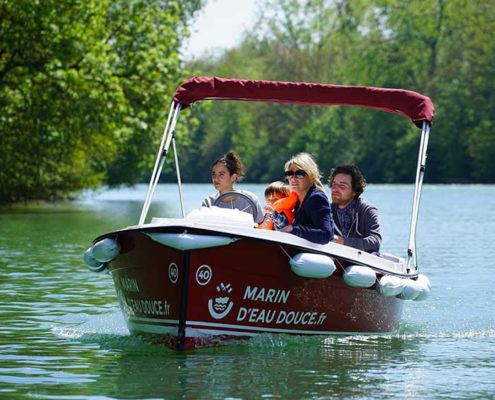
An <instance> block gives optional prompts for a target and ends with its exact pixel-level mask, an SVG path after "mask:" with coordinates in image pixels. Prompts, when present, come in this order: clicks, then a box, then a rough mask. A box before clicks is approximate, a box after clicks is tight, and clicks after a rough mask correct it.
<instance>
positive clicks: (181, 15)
mask: <svg viewBox="0 0 495 400" xmlns="http://www.w3.org/2000/svg"><path fill="white" fill-rule="evenodd" d="M201 5H202V1H201V0H187V1H184V0H182V1H178V0H177V1H172V0H170V1H165V2H164V1H160V0H117V1H114V0H113V1H110V0H98V1H96V0H88V1H85V2H80V1H76V0H68V1H64V2H59V1H55V0H44V1H26V0H19V1H15V2H9V1H4V2H2V3H1V5H0V132H1V133H0V202H15V201H27V200H31V199H50V198H60V197H66V196H67V195H68V194H70V193H73V192H76V191H78V190H80V189H82V188H85V187H91V186H96V185H99V184H101V183H111V184H117V183H123V182H125V183H133V182H136V181H138V180H139V179H140V178H141V177H142V176H143V174H144V173H145V172H146V171H147V167H148V165H149V161H150V156H152V154H153V152H154V150H153V149H152V145H153V144H155V143H156V141H157V139H158V136H159V134H160V133H161V130H162V128H163V124H164V121H165V118H166V115H167V113H168V107H169V104H168V103H169V101H170V95H171V93H172V92H173V89H174V88H175V86H176V85H177V83H178V82H179V81H180V80H181V79H182V78H183V75H181V73H180V72H179V62H180V60H179V56H178V49H179V46H180V41H181V39H182V38H183V37H184V35H186V34H187V30H186V28H185V26H186V23H187V21H188V20H189V19H190V18H191V16H192V15H193V14H194V12H195V11H196V10H197V9H199V8H200V7H201Z"/></svg>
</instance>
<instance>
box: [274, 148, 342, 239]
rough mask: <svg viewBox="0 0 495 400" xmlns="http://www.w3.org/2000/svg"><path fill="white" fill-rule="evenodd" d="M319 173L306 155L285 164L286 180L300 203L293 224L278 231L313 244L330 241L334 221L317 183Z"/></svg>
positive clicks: (325, 198) (296, 157) (322, 190)
mask: <svg viewBox="0 0 495 400" xmlns="http://www.w3.org/2000/svg"><path fill="white" fill-rule="evenodd" d="M320 178H321V174H320V171H319V169H318V166H317V165H316V163H315V161H314V160H313V158H312V157H311V156H310V155H309V154H308V153H299V154H297V155H296V156H294V157H292V158H291V159H290V160H289V161H287V162H286V163H285V179H286V180H287V182H288V183H289V186H290V188H291V190H292V191H295V192H296V193H297V196H298V197H299V200H298V201H297V203H296V206H295V212H294V215H295V218H294V222H293V223H292V225H287V226H285V227H283V228H281V229H279V230H280V231H282V232H289V233H292V234H294V235H297V236H300V237H302V238H304V239H307V240H309V241H311V242H314V243H319V244H326V243H328V242H330V241H331V240H333V219H332V214H331V212H330V203H329V201H328V198H327V196H326V194H325V189H324V188H323V185H322V183H321V181H320Z"/></svg>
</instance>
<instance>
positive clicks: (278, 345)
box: [0, 184, 495, 400]
mask: <svg viewBox="0 0 495 400" xmlns="http://www.w3.org/2000/svg"><path fill="white" fill-rule="evenodd" d="M240 188H242V189H247V190H251V191H253V192H255V193H256V194H258V195H259V196H260V197H261V198H262V194H263V190H264V186H263V185H242V186H240ZM145 192H146V186H145V185H138V186H137V187H135V188H131V189H121V190H107V191H102V192H99V193H96V194H94V193H93V194H86V195H85V196H84V197H83V198H81V200H79V201H77V202H74V203H68V204H65V203H64V204H56V205H38V206H16V207H6V208H0V399H57V400H59V399H74V400H75V399H94V400H101V399H178V398H187V399H196V398H204V399H256V398H257V399H332V398H333V399H342V398H346V399H370V398H375V399H397V398H407V399H456V398H458V399H494V398H495V294H494V293H495V246H494V245H493V242H494V240H495V186H478V185H469V186H443V185H439V186H437V185H435V186H428V185H427V186H426V187H425V188H424V191H423V196H422V202H421V209H420V219H419V225H418V232H417V246H418V257H419V265H420V271H421V272H422V273H424V274H426V275H427V276H428V277H429V278H430V280H431V282H432V285H433V289H432V294H431V296H430V298H429V299H427V300H426V301H424V302H407V303H406V306H405V311H404V317H403V322H402V325H401V327H400V330H399V332H397V334H395V335H393V336H386V337H379V336H376V337H374V336H371V337H363V336H351V337H312V338H303V337H293V336H290V337H289V336H272V335H262V336H259V337H257V338H255V339H253V340H251V341H250V342H247V343H245V344H240V345H231V346H224V347H217V348H207V349H200V350H195V351H191V352H186V353H179V352H174V351H171V350H169V349H166V348H163V347H161V346H158V345H150V344H147V343H145V342H143V341H141V340H140V339H139V338H136V337H132V336H130V335H129V333H128V331H127V328H126V325H125V322H124V319H123V317H122V315H121V312H120V309H119V306H118V302H117V296H116V294H115V289H114V286H113V281H112V279H111V278H110V277H109V276H108V275H99V274H94V273H91V272H89V271H88V270H87V269H86V267H85V266H84V263H83V258H82V256H83V253H84V251H85V250H86V248H87V247H89V246H90V245H91V242H92V240H93V238H94V237H96V236H98V235H99V234H102V233H105V232H108V231H111V230H114V229H119V228H122V227H124V226H127V225H131V224H135V223H137V220H138V218H139V214H140V209H141V205H142V202H143V199H144V196H145ZM211 192H213V191H212V187H211V185H192V184H191V185H185V186H184V194H185V198H186V202H185V207H186V211H190V210H192V209H193V208H195V207H196V206H198V205H199V204H200V202H201V199H202V198H203V197H204V196H206V195H207V194H210V193H211ZM364 197H365V198H366V199H368V200H370V201H371V202H373V203H375V204H376V205H377V206H378V207H379V210H380V215H381V222H382V230H383V236H384V243H383V247H382V250H384V251H387V252H391V253H394V254H396V255H400V256H404V255H405V250H406V248H407V242H408V229H409V218H410V217H409V215H410V211H411V204H412V186H411V185H370V186H369V187H368V188H367V191H366V192H365V196H364ZM177 199H178V196H177V188H176V187H175V186H173V185H160V186H159V188H158V189H157V193H156V196H155V200H156V201H155V203H154V205H153V206H152V209H151V213H150V214H151V215H156V216H179V214H180V207H179V203H178V201H177Z"/></svg>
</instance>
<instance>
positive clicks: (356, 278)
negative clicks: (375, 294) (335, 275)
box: [344, 265, 376, 287]
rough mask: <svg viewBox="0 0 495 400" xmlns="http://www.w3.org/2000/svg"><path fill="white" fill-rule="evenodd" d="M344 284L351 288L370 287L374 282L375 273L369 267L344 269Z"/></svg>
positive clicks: (359, 266)
mask: <svg viewBox="0 0 495 400" xmlns="http://www.w3.org/2000/svg"><path fill="white" fill-rule="evenodd" d="M344 282H345V283H347V284H348V285H349V286H353V287H371V286H373V285H374V284H375V282H376V273H375V271H373V269H372V268H370V267H365V266H362V265H351V266H349V267H347V268H346V269H345V272H344Z"/></svg>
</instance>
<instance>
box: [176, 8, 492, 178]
mask: <svg viewBox="0 0 495 400" xmlns="http://www.w3.org/2000/svg"><path fill="white" fill-rule="evenodd" d="M494 5H495V4H494V3H493V0H480V1H479V2H468V1H465V0H411V1H409V2H403V1H400V0H374V1H371V0H299V1H297V0H272V1H269V2H267V3H266V4H265V5H264V11H263V15H262V17H261V18H260V21H259V23H258V25H257V26H256V27H255V28H254V29H253V30H252V31H250V32H247V33H246V35H245V37H244V40H243V42H242V43H241V45H240V46H239V47H238V48H235V49H232V50H229V51H227V52H225V53H224V54H223V55H222V56H221V57H218V58H217V59H215V60H214V61H212V60H211V58H210V59H208V60H204V61H203V60H201V59H200V60H196V61H195V62H194V63H193V64H192V65H190V67H191V68H192V69H195V70H196V71H197V72H198V74H203V75H217V76H222V77H232V78H247V79H265V80H282V81H308V82H321V83H333V84H344V85H366V86H380V87H395V88H403V89H409V90H414V91H417V92H420V93H422V94H425V95H427V96H429V97H430V98H431V99H432V100H433V102H434V104H435V108H436V116H435V121H434V125H433V129H432V135H431V138H430V148H429V149H430V151H429V161H428V165H427V174H426V179H427V181H429V182H467V181H471V182H472V181H476V182H495V170H494V169H493V168H492V166H493V164H494V160H495V136H494V134H493V130H494V128H495V121H494V116H495V101H494V100H495V99H494V98H493V97H494V93H495V91H494V85H495V67H494V66H495V62H494V61H495V60H494V58H495V51H494V50H495V38H494V36H493V35H492V32H493V31H494V30H495V26H494V24H495V7H494ZM196 116H198V118H200V119H201V120H202V123H201V124H200V125H198V126H197V128H196V129H195V132H194V133H193V136H194V137H195V140H197V143H195V145H194V148H195V152H194V155H193V159H194V160H198V159H207V160H209V161H211V159H212V157H213V156H214V155H213V154H212V151H211V150H212V149H218V151H217V154H215V156H218V155H219V154H220V153H221V152H222V151H224V150H226V149H228V148H234V149H236V150H238V151H239V153H240V154H241V157H242V158H243V160H244V162H245V164H246V167H247V171H248V174H247V178H248V179H249V180H250V181H255V182H267V181H271V180H275V179H279V178H280V176H281V174H282V168H283V163H284V161H285V160H287V159H288V158H289V157H290V156H291V155H292V154H294V153H297V152H300V151H308V152H310V153H312V154H313V155H314V156H315V157H316V159H317V161H318V163H319V165H320V168H321V169H322V171H324V172H325V174H328V171H329V169H330V168H331V167H332V166H333V165H335V164H337V163H340V162H354V163H357V164H358V165H359V166H360V167H361V169H362V170H363V172H364V173H365V175H366V177H367V178H368V180H369V181H371V182H411V181H413V180H414V177H415V172H414V171H415V166H416V162H417V151H418V145H419V136H420V135H419V133H420V132H419V130H418V129H417V128H415V127H414V126H413V124H411V123H410V121H408V120H407V119H404V118H403V117H400V116H397V115H392V114H388V113H384V112H380V111H373V110H365V109H356V108H348V107H306V106H287V105H272V104H269V105H264V106H260V105H258V104H242V103H235V102H230V103H222V104H216V103H212V104H211V106H209V108H208V109H206V108H204V107H203V108H198V109H197V111H196ZM225 118H227V119H228V120H229V121H228V128H227V125H222V124H220V125H221V126H222V128H221V129H223V130H222V134H221V140H219V135H220V133H219V129H220V128H219V126H217V124H218V123H219V121H221V120H222V119H223V120H225ZM232 118H234V119H236V121H232V120H231V119H232ZM226 128H227V130H230V131H229V132H226V130H225V129H226ZM248 148H249V149H248ZM205 149H209V151H208V152H206V151H205ZM253 149H254V152H253ZM184 153H185V154H184V158H185V159H186V163H187V162H188V160H189V157H190V156H191V154H190V153H189V149H186V150H185V151H184ZM204 166H205V165H203V167H204ZM196 176H197V177H199V176H200V177H201V179H205V180H206V179H208V176H207V175H206V174H202V175H196Z"/></svg>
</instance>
